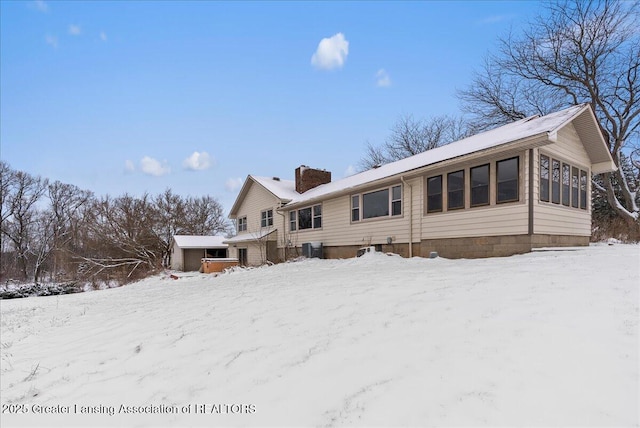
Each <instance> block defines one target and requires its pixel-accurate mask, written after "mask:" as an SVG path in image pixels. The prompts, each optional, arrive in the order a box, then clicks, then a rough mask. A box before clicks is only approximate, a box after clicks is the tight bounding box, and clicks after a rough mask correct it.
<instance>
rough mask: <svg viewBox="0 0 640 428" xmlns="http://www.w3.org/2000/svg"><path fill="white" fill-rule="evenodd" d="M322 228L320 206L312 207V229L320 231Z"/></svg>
mask: <svg viewBox="0 0 640 428" xmlns="http://www.w3.org/2000/svg"><path fill="white" fill-rule="evenodd" d="M321 227H322V205H315V206H314V207H313V228H314V229H320V228H321Z"/></svg>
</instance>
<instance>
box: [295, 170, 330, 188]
mask: <svg viewBox="0 0 640 428" xmlns="http://www.w3.org/2000/svg"><path fill="white" fill-rule="evenodd" d="M327 183H331V173H330V172H329V171H325V170H324V169H315V168H309V167H308V166H306V165H300V166H299V167H298V168H296V192H298V193H304V192H306V191H307V190H310V189H313V188H314V187H318V186H319V185H321V184H327Z"/></svg>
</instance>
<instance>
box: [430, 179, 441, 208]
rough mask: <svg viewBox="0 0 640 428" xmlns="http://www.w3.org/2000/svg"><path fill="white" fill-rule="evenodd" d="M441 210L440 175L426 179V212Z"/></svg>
mask: <svg viewBox="0 0 640 428" xmlns="http://www.w3.org/2000/svg"><path fill="white" fill-rule="evenodd" d="M441 211H442V176H441V175H438V176H436V177H431V178H428V179H427V212H428V213H436V212H441Z"/></svg>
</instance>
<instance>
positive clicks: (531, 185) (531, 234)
mask: <svg viewBox="0 0 640 428" xmlns="http://www.w3.org/2000/svg"><path fill="white" fill-rule="evenodd" d="M533 187H534V186H533V149H529V227H528V232H529V236H530V237H532V236H533ZM531 239H532V238H530V240H529V244H530V245H531Z"/></svg>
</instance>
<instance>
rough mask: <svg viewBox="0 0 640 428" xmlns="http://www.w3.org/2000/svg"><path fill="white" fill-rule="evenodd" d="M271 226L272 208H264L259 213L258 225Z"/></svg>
mask: <svg viewBox="0 0 640 428" xmlns="http://www.w3.org/2000/svg"><path fill="white" fill-rule="evenodd" d="M269 226H273V210H264V211H262V212H261V213H260V227H269Z"/></svg>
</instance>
